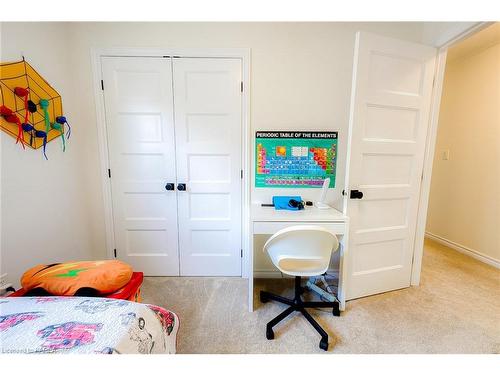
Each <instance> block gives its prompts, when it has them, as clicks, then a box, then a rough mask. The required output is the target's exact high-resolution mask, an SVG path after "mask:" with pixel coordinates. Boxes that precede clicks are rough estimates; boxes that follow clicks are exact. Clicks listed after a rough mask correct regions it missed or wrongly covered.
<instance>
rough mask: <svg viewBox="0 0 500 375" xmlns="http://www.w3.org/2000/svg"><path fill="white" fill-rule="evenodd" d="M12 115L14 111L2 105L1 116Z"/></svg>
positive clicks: (0, 108)
mask: <svg viewBox="0 0 500 375" xmlns="http://www.w3.org/2000/svg"><path fill="white" fill-rule="evenodd" d="M11 114H12V109H10V108H8V107H6V106H4V105H2V106H0V115H2V116H8V115H11Z"/></svg>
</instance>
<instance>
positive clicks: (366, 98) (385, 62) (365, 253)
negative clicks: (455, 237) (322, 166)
mask: <svg viewBox="0 0 500 375" xmlns="http://www.w3.org/2000/svg"><path fill="white" fill-rule="evenodd" d="M435 56H436V49H435V48H432V47H428V46H423V45H419V44H414V43H409V42H404V41H400V40H396V39H391V38H385V37H380V36H377V35H372V34H368V33H360V34H358V35H357V38H356V49H355V58H354V60H355V61H354V72H353V87H352V90H353V92H352V102H351V121H350V147H349V148H350V153H349V155H350V156H349V161H348V171H347V176H348V179H347V180H348V181H347V185H346V189H345V190H346V191H347V192H348V195H347V197H346V201H345V204H346V207H347V215H348V216H349V217H350V232H349V249H348V252H347V256H346V263H345V264H346V271H347V277H346V287H347V292H346V297H347V299H352V298H357V297H362V296H366V295H371V294H375V293H380V292H385V291H389V290H393V289H399V288H404V287H408V286H410V277H411V265H412V259H413V251H414V239H415V229H416V219H417V210H418V200H419V195H420V183H421V176H422V168H423V159H424V151H425V140H426V136H427V128H428V123H429V109H430V101H431V92H432V82H433V77H434V69H435ZM353 190H359V191H360V192H362V194H363V196H362V198H361V199H359V196H358V197H356V192H353ZM349 194H353V195H354V196H353V197H352V198H349Z"/></svg>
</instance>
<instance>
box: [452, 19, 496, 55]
mask: <svg viewBox="0 0 500 375" xmlns="http://www.w3.org/2000/svg"><path fill="white" fill-rule="evenodd" d="M498 43H500V22H495V23H494V24H493V25H491V26H488V27H487V28H485V29H483V30H481V31H479V32H477V33H476V34H474V35H472V36H471V37H469V38H467V39H465V40H463V41H461V42H459V43H458V44H457V45H455V46H453V47H450V48H449V49H448V57H447V60H448V61H453V60H456V59H458V58H462V57H466V56H468V55H473V54H476V53H479V52H481V51H484V50H485V49H487V48H490V47H491V46H494V45H495V44H498Z"/></svg>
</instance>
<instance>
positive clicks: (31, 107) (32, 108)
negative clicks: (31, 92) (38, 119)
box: [28, 100, 36, 113]
mask: <svg viewBox="0 0 500 375" xmlns="http://www.w3.org/2000/svg"><path fill="white" fill-rule="evenodd" d="M28 111H30V112H31V113H35V112H36V104H35V103H34V102H33V101H31V100H28Z"/></svg>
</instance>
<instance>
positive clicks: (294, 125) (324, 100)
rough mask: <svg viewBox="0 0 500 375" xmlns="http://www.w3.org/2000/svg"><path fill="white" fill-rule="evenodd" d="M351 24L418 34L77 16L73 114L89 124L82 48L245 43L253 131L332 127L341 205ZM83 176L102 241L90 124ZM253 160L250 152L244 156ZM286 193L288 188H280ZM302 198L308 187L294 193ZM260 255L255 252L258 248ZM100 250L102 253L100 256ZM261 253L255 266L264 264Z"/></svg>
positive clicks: (97, 240) (91, 114) (418, 30)
mask: <svg viewBox="0 0 500 375" xmlns="http://www.w3.org/2000/svg"><path fill="white" fill-rule="evenodd" d="M357 30H365V31H372V32H376V33H379V34H382V35H387V36H393V37H398V38H402V39H407V40H411V41H420V40H421V38H422V31H423V29H422V24H418V23H404V24H402V23H160V24H158V23H114V24H113V23H84V24H82V23H80V24H75V25H72V28H71V34H70V40H71V44H72V47H73V54H72V60H71V63H72V65H73V66H74V68H75V70H76V71H77V72H78V74H77V75H76V77H75V78H76V79H77V82H78V83H77V87H78V89H79V93H80V97H79V106H78V108H77V118H78V121H79V123H82V124H95V118H96V117H95V105H94V98H93V96H92V88H93V84H94V83H93V82H92V75H91V63H90V48H105V47H186V48H189V47H192V48H193V47H204V48H218V47H220V48H222V47H224V48H231V47H233V48H240V47H246V48H251V113H250V115H251V128H252V133H253V132H255V130H274V129H285V130H294V129H298V130H302V129H303V130H338V131H339V152H338V168H337V183H336V188H335V189H334V190H333V191H331V192H330V194H329V196H328V198H329V201H330V202H332V203H333V204H334V206H336V207H337V208H339V209H341V206H342V202H341V199H340V198H341V195H340V192H341V191H342V188H343V185H344V172H345V167H344V166H345V158H346V141H347V128H348V118H349V100H350V91H351V78H352V62H353V53H354V39H355V32H356V31H357ZM84 142H85V148H86V149H87V150H88V163H87V164H86V170H85V178H86V180H87V181H89V184H88V186H89V196H92V197H93V198H94V199H92V200H89V201H88V204H89V207H90V208H91V210H92V217H93V218H94V220H93V222H92V224H93V230H92V231H93V233H94V236H95V237H94V244H95V247H96V248H98V249H101V248H103V246H104V240H105V238H104V236H105V234H104V221H103V218H102V212H103V206H102V194H101V185H100V180H99V170H98V168H97V166H98V165H99V164H98V153H97V151H98V150H97V133H96V128H95V126H93V125H92V126H90V125H89V126H88V127H87V131H86V132H85V140H84ZM252 160H253V158H252ZM285 192H287V193H290V190H285ZM282 193H283V190H281V191H280V190H277V189H264V190H262V189H257V190H256V189H254V190H253V194H252V197H253V199H257V200H269V199H270V198H271V196H272V195H277V194H282ZM299 193H300V194H302V196H303V197H304V198H305V199H313V198H314V197H316V196H317V194H318V190H316V189H303V190H302V191H300V192H299ZM258 253H259V254H260V252H258ZM102 256H104V254H103V255H102ZM269 267H270V265H269V263H268V262H267V259H266V257H265V256H261V257H259V258H258V259H256V269H269Z"/></svg>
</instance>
